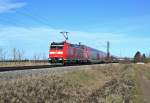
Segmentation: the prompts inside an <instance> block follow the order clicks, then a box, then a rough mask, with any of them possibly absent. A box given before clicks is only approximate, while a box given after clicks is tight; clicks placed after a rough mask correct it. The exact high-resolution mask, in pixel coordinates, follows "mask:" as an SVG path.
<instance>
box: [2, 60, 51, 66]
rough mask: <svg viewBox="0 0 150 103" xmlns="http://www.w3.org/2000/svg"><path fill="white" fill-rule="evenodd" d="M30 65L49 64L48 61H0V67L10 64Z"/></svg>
mask: <svg viewBox="0 0 150 103" xmlns="http://www.w3.org/2000/svg"><path fill="white" fill-rule="evenodd" d="M32 65H49V63H48V62H30V61H27V62H0V67H11V66H32Z"/></svg>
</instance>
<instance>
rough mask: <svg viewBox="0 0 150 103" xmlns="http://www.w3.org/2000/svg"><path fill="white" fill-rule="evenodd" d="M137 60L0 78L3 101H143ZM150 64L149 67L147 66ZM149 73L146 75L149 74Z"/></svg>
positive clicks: (99, 102) (30, 102) (18, 102)
mask: <svg viewBox="0 0 150 103" xmlns="http://www.w3.org/2000/svg"><path fill="white" fill-rule="evenodd" d="M141 67H143V66H138V65H134V64H109V65H103V66H101V65H92V66H89V68H86V69H84V68H83V67H82V68H83V69H81V70H72V71H69V72H67V73H65V74H63V75H56V74H55V73H49V74H47V75H38V76H30V77H25V78H20V79H15V80H11V81H1V82H0V103H142V102H143V101H142V96H141V89H140V84H139V82H138V79H137V74H138V70H139V69H140V68H141ZM147 68H149V67H147ZM149 73H150V72H148V74H147V72H145V75H147V76H148V78H149Z"/></svg>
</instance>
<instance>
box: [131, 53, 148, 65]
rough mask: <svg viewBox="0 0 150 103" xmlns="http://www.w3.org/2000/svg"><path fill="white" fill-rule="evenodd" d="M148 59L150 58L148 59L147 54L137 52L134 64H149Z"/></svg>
mask: <svg viewBox="0 0 150 103" xmlns="http://www.w3.org/2000/svg"><path fill="white" fill-rule="evenodd" d="M148 58H150V57H146V55H145V54H141V52H140V51H137V52H136V53H135V56H134V63H138V62H144V63H146V62H148Z"/></svg>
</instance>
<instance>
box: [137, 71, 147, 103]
mask: <svg viewBox="0 0 150 103" xmlns="http://www.w3.org/2000/svg"><path fill="white" fill-rule="evenodd" d="M138 79H139V83H140V87H141V91H142V95H143V96H142V97H143V100H144V103H150V80H148V79H147V77H146V76H145V75H144V73H143V71H142V70H139V73H138Z"/></svg>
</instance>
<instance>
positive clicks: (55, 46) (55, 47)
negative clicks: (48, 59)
mask: <svg viewBox="0 0 150 103" xmlns="http://www.w3.org/2000/svg"><path fill="white" fill-rule="evenodd" d="M63 47H64V46H63V45H51V47H50V48H51V49H57V50H62V49H63Z"/></svg>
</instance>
